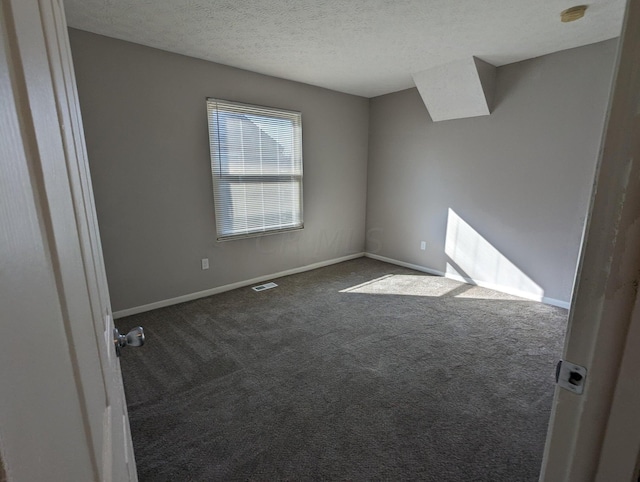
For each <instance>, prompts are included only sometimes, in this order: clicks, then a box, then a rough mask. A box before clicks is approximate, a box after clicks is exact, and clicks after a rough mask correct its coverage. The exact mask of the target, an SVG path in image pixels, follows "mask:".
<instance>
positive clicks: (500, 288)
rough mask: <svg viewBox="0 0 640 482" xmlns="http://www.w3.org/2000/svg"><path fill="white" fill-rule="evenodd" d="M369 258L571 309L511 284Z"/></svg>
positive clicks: (383, 258)
mask: <svg viewBox="0 0 640 482" xmlns="http://www.w3.org/2000/svg"><path fill="white" fill-rule="evenodd" d="M364 255H365V256H366V257H367V258H372V259H377V260H378V261H384V262H385V263H390V264H395V265H398V266H404V267H405V268H411V269H415V270H416V271H422V272H423V273H429V274H432V275H435V276H444V277H445V278H449V279H452V280H455V281H461V282H462V283H467V284H471V285H476V286H481V287H483V288H489V289H492V290H495V291H500V292H502V293H507V294H509V295H514V296H519V297H520V298H525V299H528V300H533V301H539V302H541V303H545V304H547V305H552V306H558V307H560V308H565V309H569V306H570V303H569V302H568V301H563V300H558V299H555V298H549V297H547V296H540V295H537V294H535V293H529V292H527V291H521V290H518V289H515V288H511V287H509V286H503V285H497V284H494V283H489V282H486V281H481V280H476V279H472V278H467V277H464V276H459V275H454V274H450V273H445V272H443V271H439V270H435V269H431V268H426V267H424V266H420V265H417V264H413V263H406V262H404V261H399V260H397V259H392V258H387V257H386V256H380V255H378V254H373V253H365V254H364Z"/></svg>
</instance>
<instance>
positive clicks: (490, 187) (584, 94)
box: [367, 40, 617, 301]
mask: <svg viewBox="0 0 640 482" xmlns="http://www.w3.org/2000/svg"><path fill="white" fill-rule="evenodd" d="M616 46H617V41H616V40H611V41H607V42H602V43H599V44H594V45H590V46H586V47H581V48H578V49H572V50H568V51H563V52H559V53H556V54H552V55H548V56H544V57H540V58H537V59H532V60H529V61H525V62H520V63H517V64H511V65H508V66H504V67H501V68H499V69H498V70H497V79H496V80H497V84H496V95H495V106H494V110H493V113H492V114H491V116H489V117H477V118H471V119H461V120H451V121H444V122H439V123H433V122H431V120H430V118H429V115H428V113H427V110H426V108H425V107H424V104H423V102H422V100H421V98H420V96H419V94H418V91H417V90H416V89H409V90H406V91H402V92H398V93H394V94H389V95H385V96H381V97H377V98H374V99H372V100H371V102H370V119H369V125H370V133H369V169H368V176H369V179H368V194H367V196H368V197H367V251H369V252H372V253H375V254H378V255H381V256H385V257H389V258H393V259H396V260H400V261H404V262H407V263H412V264H416V265H420V266H423V267H426V268H430V269H433V270H437V271H441V272H450V273H452V274H454V275H455V274H458V275H460V276H463V277H465V276H466V277H469V278H474V279H476V280H480V281H483V282H486V283H489V284H493V285H500V286H503V287H506V288H511V289H515V290H520V291H524V292H530V293H531V294H534V295H535V294H540V295H541V296H543V297H546V298H552V299H556V300H561V301H568V300H569V299H570V296H571V289H572V284H573V278H574V274H575V268H576V263H577V258H578V252H579V246H580V241H581V236H582V230H583V225H584V220H585V215H586V210H587V208H588V202H589V198H590V193H591V185H592V181H593V178H594V172H595V165H596V160H597V156H598V148H599V144H600V138H601V135H602V127H603V123H604V116H605V110H606V107H607V102H608V94H609V88H610V83H611V76H612V72H613V64H614V60H615V52H616ZM450 210H452V211H450ZM452 212H453V213H455V214H452ZM456 219H457V225H456V223H455V222H453V223H452V221H455V220H456ZM456 228H457V231H456ZM447 229H449V234H448V235H447ZM456 233H457V236H456ZM421 240H425V241H426V242H427V248H426V250H424V251H421V250H420V241H421ZM447 240H448V243H449V244H448V246H447V245H446V243H447ZM536 285H537V287H539V292H536Z"/></svg>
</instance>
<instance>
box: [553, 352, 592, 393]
mask: <svg viewBox="0 0 640 482" xmlns="http://www.w3.org/2000/svg"><path fill="white" fill-rule="evenodd" d="M586 380H587V369H586V368H585V367H582V366H580V365H576V364H574V363H571V362H568V361H566V360H560V361H559V362H558V366H557V367H556V382H558V385H560V386H561V387H562V388H564V389H565V390H569V391H570V392H573V393H575V394H576V395H582V392H583V391H584V384H585V382H586Z"/></svg>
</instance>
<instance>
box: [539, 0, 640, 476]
mask: <svg viewBox="0 0 640 482" xmlns="http://www.w3.org/2000/svg"><path fill="white" fill-rule="evenodd" d="M614 72H615V73H614V80H613V87H612V94H611V97H610V100H609V108H608V111H607V120H606V123H605V130H604V133H603V140H602V144H601V150H600V156H599V161H598V166H597V169H596V176H595V182H594V188H593V194H592V199H591V203H590V208H589V215H588V218H587V223H586V227H585V233H584V237H583V242H582V247H581V254H580V262H579V265H578V270H577V275H576V285H575V289H574V293H573V296H572V303H571V310H570V314H569V323H568V328H567V336H566V339H565V349H564V356H563V358H564V359H565V360H568V361H570V362H572V363H575V364H578V365H582V366H584V367H586V368H587V377H586V382H585V391H584V393H583V394H582V395H576V394H574V393H572V392H569V391H566V390H563V389H561V388H559V387H556V393H555V397H554V402H553V409H552V414H551V420H550V422H549V429H548V433H547V443H546V446H545V452H544V458H543V463H542V470H541V474H540V480H541V481H545V482H561V481H580V482H587V481H602V482H606V481H613V480H615V481H616V482H618V481H620V482H631V481H634V482H635V481H636V480H637V477H638V473H637V460H638V450H639V448H640V415H639V414H638V412H637V407H638V405H637V404H636V405H631V406H630V405H629V404H630V403H637V401H638V400H640V378H639V377H638V374H637V366H638V363H639V360H640V359H639V357H638V353H637V352H636V353H633V351H632V350H631V346H635V347H636V350H637V347H638V346H640V344H638V339H639V337H640V335H639V333H638V332H639V331H640V315H639V314H638V308H637V307H638V303H639V301H638V299H637V297H638V284H639V282H640V0H630V1H629V2H627V8H626V14H625V20H624V25H623V30H622V35H621V37H620V45H619V48H618V57H617V60H616V67H615V69H614ZM634 137H635V139H634ZM633 343H635V345H633Z"/></svg>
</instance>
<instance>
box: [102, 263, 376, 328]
mask: <svg viewBox="0 0 640 482" xmlns="http://www.w3.org/2000/svg"><path fill="white" fill-rule="evenodd" d="M364 255H365V253H355V254H350V255H348V256H342V257H340V258H334V259H328V260H326V261H320V262H318V263H313V264H308V265H306V266H300V267H299V268H292V269H288V270H285V271H280V272H278V273H273V274H268V275H264V276H258V277H257V278H252V279H248V280H244V281H238V282H236V283H231V284H228V285H223V286H218V287H216V288H211V289H208V290H204V291H197V292H195V293H190V294H187V295H182V296H177V297H175V298H169V299H167V300H160V301H155V302H153V303H149V304H147V305H141V306H134V307H133V308H127V309H126V310H120V311H115V312H114V313H113V317H114V318H123V317H125V316H131V315H137V314H138V313H144V312H145V311H151V310H155V309H158V308H164V307H165V306H171V305H177V304H178V303H184V302H185V301H191V300H197V299H198V298H204V297H206V296H211V295H216V294H218V293H224V292H225V291H231V290H235V289H237V288H244V287H245V286H249V285H253V284H256V283H261V282H263V281H267V280H271V279H275V278H281V277H283V276H289V275H292V274H297V273H303V272H305V271H311V270H312V269H317V268H323V267H325V266H329V265H332V264H337V263H342V262H343V261H349V260H351V259H356V258H362V257H363V256H364Z"/></svg>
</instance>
